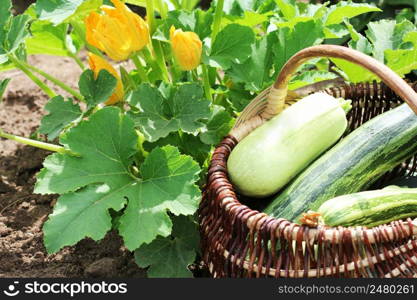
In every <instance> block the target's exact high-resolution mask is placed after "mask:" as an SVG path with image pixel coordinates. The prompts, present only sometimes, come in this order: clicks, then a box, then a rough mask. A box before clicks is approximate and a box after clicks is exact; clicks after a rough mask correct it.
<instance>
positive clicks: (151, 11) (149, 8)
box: [146, 0, 155, 36]
mask: <svg viewBox="0 0 417 300" xmlns="http://www.w3.org/2000/svg"><path fill="white" fill-rule="evenodd" d="M153 1H154V0H146V18H147V20H148V26H149V33H150V35H151V36H152V34H153V33H154V31H155V8H154V6H153Z"/></svg>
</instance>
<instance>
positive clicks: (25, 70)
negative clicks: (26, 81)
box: [8, 55, 56, 98]
mask: <svg viewBox="0 0 417 300" xmlns="http://www.w3.org/2000/svg"><path fill="white" fill-rule="evenodd" d="M8 58H9V59H10V61H11V62H12V63H13V64H14V65H15V66H16V67H17V68H18V69H20V70H21V71H22V72H23V73H25V74H26V76H27V77H29V78H30V79H31V80H32V81H33V82H34V83H36V84H37V85H38V86H39V87H40V88H41V89H42V91H44V92H45V94H47V95H48V97H50V98H53V97H55V96H56V94H55V92H54V91H53V90H52V89H51V88H50V87H49V86H47V85H46V84H45V83H44V82H43V81H42V80H41V79H40V78H38V77H37V76H36V75H35V74H33V73H32V72H31V71H30V70H29V69H28V68H27V67H26V66H25V65H24V64H22V62H21V61H20V60H18V59H17V58H15V57H14V56H13V55H9V56H8Z"/></svg>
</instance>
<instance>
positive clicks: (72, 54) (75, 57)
mask: <svg viewBox="0 0 417 300" xmlns="http://www.w3.org/2000/svg"><path fill="white" fill-rule="evenodd" d="M68 56H69V57H71V58H72V59H73V60H74V61H75V62H76V63H77V65H78V66H79V67H80V68H81V70H83V71H84V70H85V65H84V63H83V62H82V61H81V59H79V58H78V56H77V55H76V54H74V53H72V52H69V51H68Z"/></svg>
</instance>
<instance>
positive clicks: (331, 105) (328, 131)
mask: <svg viewBox="0 0 417 300" xmlns="http://www.w3.org/2000/svg"><path fill="white" fill-rule="evenodd" d="M348 108H350V101H346V100H343V99H341V100H338V99H336V98H334V97H332V96H330V95H328V94H325V93H316V94H313V95H310V96H307V97H305V98H303V99H301V100H300V101H298V102H297V103H295V104H293V105H292V106H290V107H289V108H287V109H285V110H284V111H283V112H281V113H280V114H279V115H277V116H275V117H274V118H272V119H271V120H269V121H267V122H266V123H264V124H263V125H261V126H260V127H258V128H256V129H255V130H254V131H252V132H251V133H250V134H249V135H248V136H246V137H245V138H243V139H242V141H240V142H239V143H238V144H237V146H236V147H235V148H234V149H233V151H232V152H231V154H230V156H229V159H228V162H227V169H228V174H229V177H230V180H231V182H232V183H233V184H234V186H235V188H236V189H237V190H238V191H239V192H240V193H241V194H243V195H245V196H251V197H266V196H268V195H272V194H274V193H276V192H277V191H278V190H279V189H280V188H281V187H283V186H284V185H285V184H287V183H288V182H289V181H290V180H291V179H292V178H293V177H294V176H295V175H297V173H299V172H300V171H301V170H302V169H304V168H305V167H306V166H307V165H308V164H309V163H310V162H311V161H313V160H314V159H315V158H317V157H318V156H319V155H320V154H321V153H322V152H324V151H325V150H326V149H327V148H329V147H330V146H331V145H333V144H334V143H335V142H336V141H337V140H338V139H339V138H340V137H341V136H342V134H343V132H344V131H345V130H346V127H347V119H346V112H345V110H344V109H348Z"/></svg>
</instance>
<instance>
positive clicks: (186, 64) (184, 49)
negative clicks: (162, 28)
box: [169, 26, 202, 71]
mask: <svg viewBox="0 0 417 300" xmlns="http://www.w3.org/2000/svg"><path fill="white" fill-rule="evenodd" d="M169 33H170V39H171V47H172V52H173V53H174V57H175V59H176V61H177V62H178V64H179V66H180V68H181V70H184V71H189V70H192V69H195V68H197V66H198V65H199V64H200V59H201V47H202V43H201V40H200V38H199V37H198V35H197V34H195V33H194V32H191V31H186V32H183V31H182V30H181V29H175V27H174V26H171V28H170V31H169Z"/></svg>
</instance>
